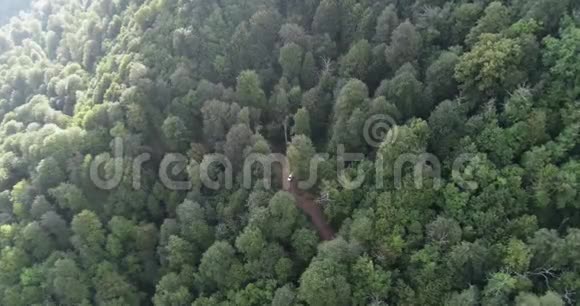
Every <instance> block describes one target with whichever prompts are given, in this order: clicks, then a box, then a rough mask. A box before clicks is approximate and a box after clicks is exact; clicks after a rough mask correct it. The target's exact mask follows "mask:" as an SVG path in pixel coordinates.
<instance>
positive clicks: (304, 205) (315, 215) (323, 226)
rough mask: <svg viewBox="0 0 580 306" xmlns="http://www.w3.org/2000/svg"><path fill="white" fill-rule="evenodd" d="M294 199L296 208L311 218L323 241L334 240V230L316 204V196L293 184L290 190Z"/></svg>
mask: <svg viewBox="0 0 580 306" xmlns="http://www.w3.org/2000/svg"><path fill="white" fill-rule="evenodd" d="M288 191H289V192H290V193H292V195H294V198H295V199H296V206H298V207H299V208H300V209H302V211H303V212H304V213H305V214H306V215H307V216H308V217H310V221H311V222H312V225H314V227H315V228H316V230H318V235H320V239H322V240H332V239H334V230H333V229H332V228H331V227H330V225H329V224H328V223H327V222H326V219H325V217H324V213H323V212H322V208H321V207H320V205H319V204H318V203H316V198H315V197H314V195H312V194H310V193H308V192H305V191H302V190H299V189H298V187H297V186H296V183H295V182H293V183H292V184H291V186H290V189H289V190H288Z"/></svg>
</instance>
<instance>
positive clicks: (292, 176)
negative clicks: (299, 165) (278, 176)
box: [288, 173, 294, 182]
mask: <svg viewBox="0 0 580 306" xmlns="http://www.w3.org/2000/svg"><path fill="white" fill-rule="evenodd" d="M293 180H294V174H292V173H290V175H288V182H292V181H293Z"/></svg>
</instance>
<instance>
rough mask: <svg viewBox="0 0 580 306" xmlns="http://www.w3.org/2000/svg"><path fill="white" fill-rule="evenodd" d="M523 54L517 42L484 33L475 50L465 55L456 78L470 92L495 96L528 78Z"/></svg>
mask: <svg viewBox="0 0 580 306" xmlns="http://www.w3.org/2000/svg"><path fill="white" fill-rule="evenodd" d="M522 56H523V54H522V50H521V47H520V46H519V45H518V43H517V41H515V40H513V39H509V38H502V37H501V36H499V35H495V34H483V35H482V36H481V37H480V39H479V41H478V42H477V44H476V45H475V46H474V48H473V50H471V52H469V53H465V54H464V55H463V56H462V57H461V59H460V61H459V63H458V65H457V68H456V73H455V77H456V78H457V80H458V81H459V82H461V83H462V86H463V88H464V89H465V90H466V91H468V92H471V91H476V92H478V93H481V94H483V95H485V96H494V95H497V94H498V93H499V91H501V90H502V89H503V90H505V89H507V90H511V89H513V88H514V87H515V86H516V85H517V84H518V83H520V82H522V81H523V80H524V76H525V75H524V74H523V72H522V71H521V65H522V64H523V63H522Z"/></svg>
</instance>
